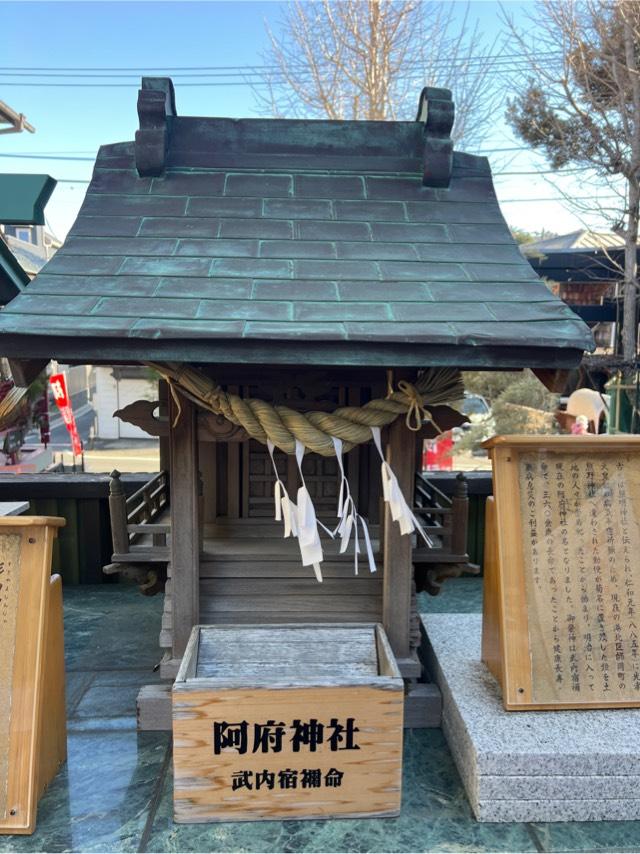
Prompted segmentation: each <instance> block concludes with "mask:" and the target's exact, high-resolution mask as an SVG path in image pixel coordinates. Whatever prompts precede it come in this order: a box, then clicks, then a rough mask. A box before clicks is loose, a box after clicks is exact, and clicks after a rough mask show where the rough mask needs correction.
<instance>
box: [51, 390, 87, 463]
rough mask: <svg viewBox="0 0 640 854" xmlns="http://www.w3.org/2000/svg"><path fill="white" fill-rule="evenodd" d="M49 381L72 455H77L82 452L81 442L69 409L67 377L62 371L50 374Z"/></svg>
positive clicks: (71, 411)
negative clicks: (64, 426)
mask: <svg viewBox="0 0 640 854" xmlns="http://www.w3.org/2000/svg"><path fill="white" fill-rule="evenodd" d="M49 382H50V384H51V391H52V392H53V397H54V399H55V402H56V403H57V405H58V409H59V410H60V415H61V416H62V420H63V421H64V423H65V425H66V427H67V430H68V431H69V436H70V438H71V448H72V450H73V455H74V456H76V457H79V456H80V454H82V442H81V441H80V436H79V435H78V428H77V427H76V419H75V417H74V415H73V410H72V409H71V400H70V399H69V393H68V391H67V378H66V376H65V375H64V373H62V374H51V376H50V377H49Z"/></svg>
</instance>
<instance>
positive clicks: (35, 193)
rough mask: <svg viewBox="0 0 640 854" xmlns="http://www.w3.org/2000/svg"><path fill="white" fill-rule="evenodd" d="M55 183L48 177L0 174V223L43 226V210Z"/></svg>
mask: <svg viewBox="0 0 640 854" xmlns="http://www.w3.org/2000/svg"><path fill="white" fill-rule="evenodd" d="M56 183H57V182H56V181H55V179H54V178H52V177H51V176H50V175H7V174H0V222H2V223H10V224H11V225H44V224H45V222H44V208H45V205H46V204H47V202H48V201H49V199H50V198H51V194H52V193H53V191H54V189H55V186H56Z"/></svg>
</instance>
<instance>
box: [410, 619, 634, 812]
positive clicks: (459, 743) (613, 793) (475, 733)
mask: <svg viewBox="0 0 640 854" xmlns="http://www.w3.org/2000/svg"><path fill="white" fill-rule="evenodd" d="M422 621H423V625H424V627H425V629H426V632H427V636H428V638H429V643H428V644H427V645H426V646H427V649H426V659H427V666H428V668H429V669H430V672H431V676H432V678H433V679H434V681H435V682H436V683H437V684H438V685H439V687H440V690H441V692H442V728H443V731H444V734H445V737H446V739H447V742H448V744H449V747H450V749H451V752H452V754H453V757H454V760H455V762H456V765H457V767H458V771H459V773H460V776H461V777H462V781H463V783H464V786H465V789H466V792H467V795H468V797H469V801H470V802H471V806H472V808H473V811H474V813H475V816H476V818H477V819H478V821H600V820H632V819H640V735H639V734H640V709H614V710H610V711H601V710H584V711H560V712H541V711H539V712H505V710H504V709H503V707H502V698H501V695H500V688H499V686H498V683H497V682H496V681H495V679H494V678H493V676H491V674H490V673H489V671H488V670H487V668H486V667H485V665H484V664H482V662H481V661H480V635H481V616H480V614H428V615H423V617H422Z"/></svg>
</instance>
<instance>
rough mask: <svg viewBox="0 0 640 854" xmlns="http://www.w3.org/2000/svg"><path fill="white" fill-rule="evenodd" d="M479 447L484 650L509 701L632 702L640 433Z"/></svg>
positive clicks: (639, 566) (514, 704) (639, 702)
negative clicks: (487, 485) (488, 470)
mask: <svg viewBox="0 0 640 854" xmlns="http://www.w3.org/2000/svg"><path fill="white" fill-rule="evenodd" d="M485 447H488V448H489V450H490V453H491V456H492V461H493V489H494V498H493V499H490V500H489V502H488V506H487V536H486V553H485V603H484V615H483V651H482V657H483V660H484V661H485V662H486V663H487V665H488V666H489V668H490V669H491V671H492V672H493V673H494V675H495V676H496V677H497V678H498V680H499V681H500V683H501V685H502V690H503V702H504V705H505V708H507V709H559V708H612V707H616V706H627V707H629V706H640V559H639V558H640V437H633V436H583V437H578V436H510V437H502V436H501V437H496V438H494V439H491V440H489V442H487V443H485Z"/></svg>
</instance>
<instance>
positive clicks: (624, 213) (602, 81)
mask: <svg viewBox="0 0 640 854" xmlns="http://www.w3.org/2000/svg"><path fill="white" fill-rule="evenodd" d="M536 10H537V11H536V12H535V13H534V27H529V28H528V29H527V32H522V31H521V30H520V29H519V28H518V27H517V26H516V25H515V24H514V21H513V18H512V17H511V16H510V15H509V14H508V13H507V14H505V18H506V21H507V24H508V25H509V27H510V30H511V34H512V35H513V36H514V38H515V39H516V41H517V43H518V44H519V46H520V48H521V50H522V52H523V54H524V55H525V56H526V57H527V59H528V63H529V67H530V77H529V79H528V81H527V82H525V83H524V84H520V85H518V82H517V81H516V80H514V81H513V85H515V86H516V89H517V94H516V95H515V97H514V98H513V99H512V100H511V101H509V102H508V109H507V119H508V121H509V122H510V124H511V126H512V127H513V129H514V131H515V132H516V134H517V135H518V136H519V137H520V138H521V139H523V140H524V141H525V142H526V143H528V144H529V145H531V147H532V148H534V149H536V150H538V151H540V152H542V153H543V154H544V155H545V156H546V158H547V159H548V162H549V163H550V165H551V167H552V169H554V170H555V169H561V168H563V167H567V166H568V165H575V166H577V167H579V168H580V167H586V168H589V169H592V170H594V172H595V174H596V175H597V176H598V178H599V180H601V181H607V182H609V185H610V186H613V187H617V188H619V187H620V185H622V186H623V188H624V192H623V194H622V200H621V205H620V206H619V207H618V208H617V209H615V210H614V211H613V212H612V213H611V214H610V216H611V217H612V220H613V221H612V227H613V228H614V230H617V231H618V232H619V233H621V234H622V235H623V236H624V240H625V260H624V270H623V271H622V272H623V279H624V281H623V299H624V325H623V331H622V355H623V359H624V361H625V363H626V365H627V370H630V369H631V367H632V366H634V365H635V359H636V353H637V331H638V324H637V315H636V306H637V289H638V271H637V263H636V246H637V242H638V226H639V221H640V2H638V0H625V2H622V0H582V2H577V0H539V2H538V4H537V7H536ZM556 56H557V57H558V58H557V60H556V59H555V57H556Z"/></svg>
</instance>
